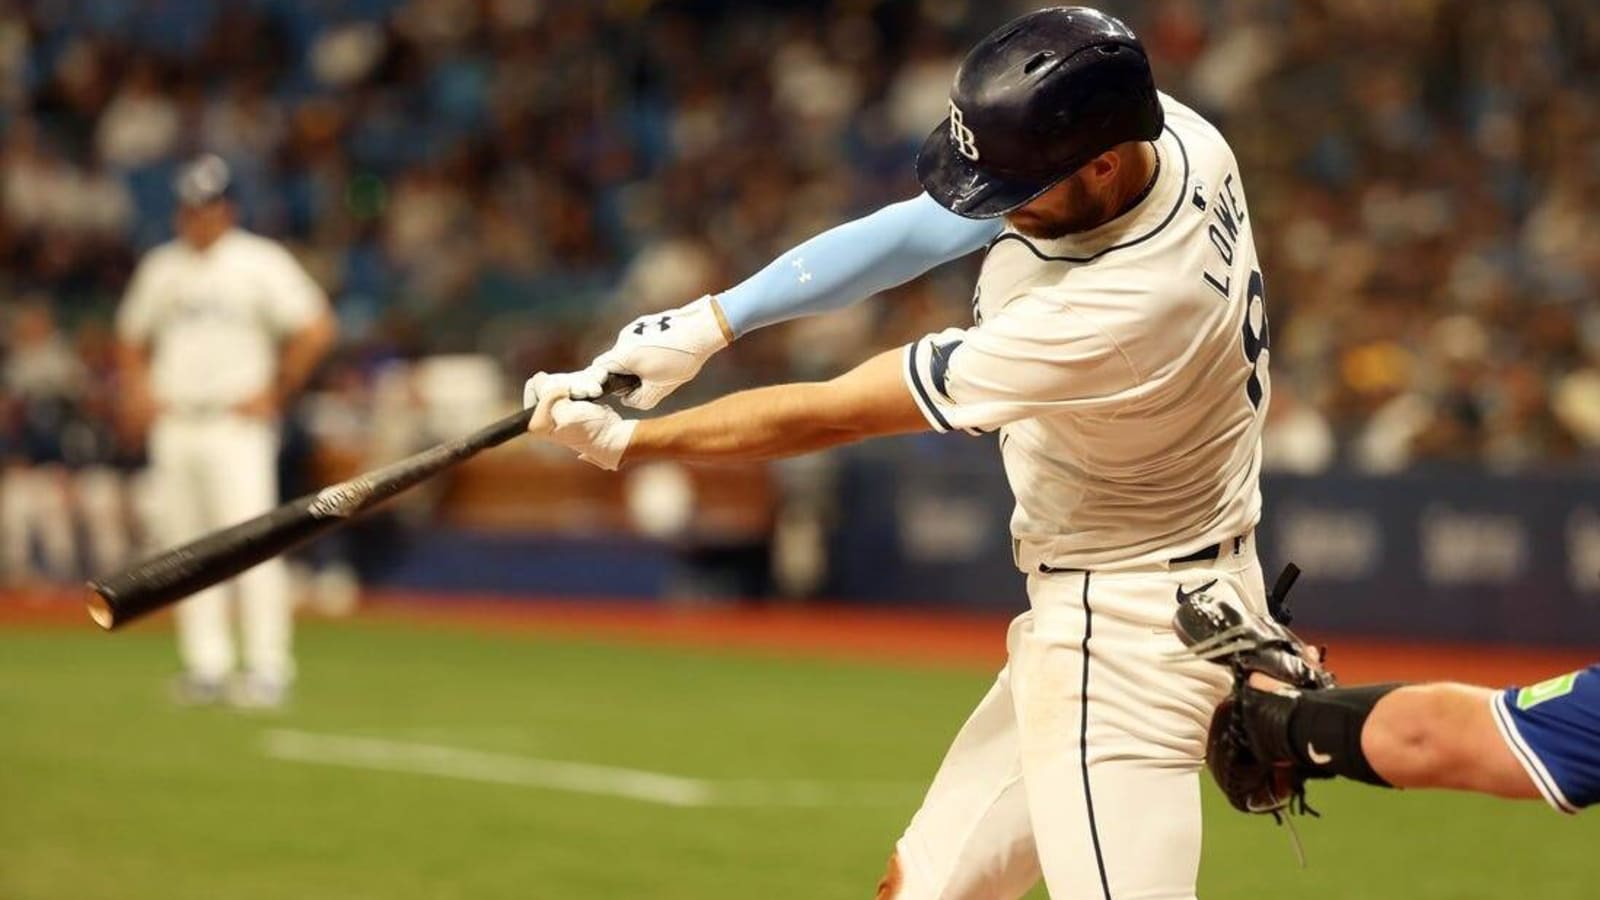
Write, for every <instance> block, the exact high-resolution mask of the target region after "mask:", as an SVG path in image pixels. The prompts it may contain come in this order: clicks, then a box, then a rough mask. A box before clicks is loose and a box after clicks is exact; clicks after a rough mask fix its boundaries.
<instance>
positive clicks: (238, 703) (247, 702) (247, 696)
mask: <svg viewBox="0 0 1600 900" xmlns="http://www.w3.org/2000/svg"><path fill="white" fill-rule="evenodd" d="M227 694H228V696H227V699H228V705H229V706H232V707H233V708H235V709H248V710H259V711H264V712H271V711H273V710H279V709H282V708H283V707H284V706H286V705H287V704H288V702H289V685H288V684H287V683H286V682H284V681H283V680H282V679H278V678H264V677H262V676H260V675H251V674H248V673H246V674H244V675H240V676H238V677H237V678H235V679H233V680H232V681H230V682H229V683H228V692H227Z"/></svg>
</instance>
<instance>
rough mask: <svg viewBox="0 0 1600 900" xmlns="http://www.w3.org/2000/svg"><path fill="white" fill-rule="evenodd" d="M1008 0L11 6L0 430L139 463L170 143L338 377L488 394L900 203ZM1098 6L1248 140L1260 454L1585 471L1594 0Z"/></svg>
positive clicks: (1015, 6)
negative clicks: (204, 156)
mask: <svg viewBox="0 0 1600 900" xmlns="http://www.w3.org/2000/svg"><path fill="white" fill-rule="evenodd" d="M1033 5H1035V4H1027V3H1020V2H1016V0H1005V2H987V3H979V2H976V0H838V2H820V0H817V2H779V3H763V4H739V3H734V2H718V0H696V2H688V0H685V2H669V0H662V2H650V0H612V2H606V3H601V2H595V0H570V2H569V0H237V2H229V3H217V2H212V0H20V2H19V0H0V134H3V138H0V210H3V216H0V310H3V313H0V316H3V321H0V327H3V328H4V329H5V330H6V333H7V334H8V339H7V341H6V344H5V348H6V349H5V352H6V357H5V360H4V379H3V382H0V423H3V427H0V452H3V453H4V455H5V457H6V458H7V460H8V461H9V462H10V463H11V465H10V468H13V469H15V468H18V466H17V465H16V464H18V463H35V464H36V463H45V464H51V465H57V464H59V465H60V466H63V467H64V468H65V469H66V470H72V471H77V470H85V469H88V470H97V469H100V468H104V467H111V468H116V467H119V466H121V467H124V468H131V467H134V466H136V465H137V452H138V448H137V447H134V446H128V445H127V442H126V441H122V440H120V439H119V436H118V432H117V429H116V428H115V427H114V426H113V417H112V416H111V415H110V412H111V411H112V409H113V407H114V400H115V396H116V385H115V378H114V371H113V369H112V367H111V365H110V353H109V348H110V339H109V334H108V329H109V325H108V323H109V321H110V316H111V314H112V311H113V310H114V308H115V305H116V302H117V300H118V298H119V297H120V295H121V292H122V290H123V288H124V287H125V284H126V280H127V278H128V275H129V273H130V271H131V268H132V266H133V264H134V262H135V261H136V260H137V258H138V256H139V255H140V254H141V253H142V252H143V251H145V250H146V249H148V248H149V247H151V246H152V245H154V244H155V243H158V242H159V241H162V240H164V239H166V238H167V237H168V236H169V235H170V219H171V214H172V210H173V198H172V195H171V190H170V182H171V177H172V173H173V170H174V167H175V166H176V164H177V163H178V162H180V161H181V160H183V159H186V158H187V157H189V156H191V155H193V154H194V153H196V152H199V151H203V150H204V151H213V152H216V153H219V154H221V155H222V156H224V157H225V158H226V159H227V160H228V161H229V163H230V164H231V165H232V167H233V170H234V172H235V173H236V176H237V180H238V197H239V201H240V205H241V208H242V211H243V215H244V220H245V222H246V224H247V225H248V226H249V227H250V228H252V229H254V230H257V231H260V232H262V233H265V234H269V235H272V236H274V237H277V238H279V239H281V240H284V241H286V242H287V243H288V244H289V245H290V247H291V248H292V249H293V250H294V252H295V253H296V254H297V256H299V257H300V258H301V259H302V261H303V262H305V263H306V265H307V266H308V268H309V269H310V270H311V271H312V272H313V274H314V275H315V276H316V277H317V278H318V279H319V280H320V281H321V282H322V283H323V284H324V286H326V287H327V288H328V290H329V292H330V295H331V296H332V297H333V298H334V300H335V302H336V304H337V311H338V314H339V317H340V319H341V323H342V325H343V332H344V339H345V340H344V345H343V347H342V348H341V350H340V352H339V353H338V355H337V359H336V362H335V363H334V364H333V365H332V366H331V367H330V368H329V371H327V372H326V373H324V376H323V379H322V381H321V386H322V390H323V391H324V392H325V393H328V394H332V395H336V396H342V397H344V398H345V399H346V401H347V405H348V406H349V407H351V408H359V407H360V406H362V404H363V402H364V398H365V397H366V396H367V394H368V393H369V392H370V391H371V390H372V389H373V388H372V386H373V384H374V383H375V382H376V381H378V380H379V377H378V374H377V373H379V372H380V371H381V370H383V368H384V367H385V366H386V365H387V364H389V363H390V362H392V361H394V360H409V359H416V358H419V357H423V356H427V355H430V354H441V353H451V354H459V353H474V354H481V355H484V356H487V357H489V358H491V359H494V360H498V361H499V363H500V365H501V366H502V367H503V371H504V372H505V374H506V378H507V381H508V384H509V383H512V382H514V381H516V380H519V379H520V378H521V377H522V376H523V375H524V374H525V373H527V372H529V371H531V370H533V369H536V368H546V369H557V368H565V367H569V366H573V365H577V364H580V363H582V362H584V361H586V359H587V357H588V355H589V354H591V353H593V352H594V351H596V350H598V349H600V348H601V347H602V346H603V345H604V344H605V343H606V341H607V337H606V336H607V335H608V334H609V333H612V332H613V330H614V329H615V328H616V327H617V326H618V325H619V324H620V323H621V322H622V321H624V320H626V319H627V318H629V317H631V315H633V314H635V313H637V312H640V311H645V310H652V309H658V308H664V307H668V306H673V305H677V304H680V303H682V302H685V301H687V300H689V299H692V298H693V297H695V296H697V295H699V294H701V293H704V292H707V291H712V290H715V289H717V288H718V287H721V286H725V285H728V284H731V283H733V282H734V281H736V280H738V279H740V278H742V277H744V276H746V275H748V274H750V273H752V272H753V271H755V270H756V269H757V268H759V267H760V266H761V265H762V264H764V263H765V262H766V261H767V260H768V259H770V258H771V257H772V256H773V255H774V254H775V253H777V252H778V251H780V250H782V249H783V248H785V247H786V246H789V245H791V244H793V243H795V242H798V241H799V240H801V239H803V238H805V237H807V236H809V235H811V234H813V233H815V232H817V231H819V230H821V229H823V228H826V227H827V226H829V225H831V224H834V223H837V222H840V221H843V220H844V219H846V218H849V217H851V216H854V215H857V214H860V213H864V212H867V211H870V210H871V209H873V208H875V207H877V206H879V205H881V204H883V203H885V202H889V201H892V200H896V199H900V198H903V197H906V196H909V195H910V194H911V193H913V192H914V191H915V190H916V187H915V182H914V179H913V177H912V171H911V160H912V158H913V156H914V153H915V150H916V148H917V147H918V146H919V145H920V143H921V141H922V139H923V137H924V136H925V135H926V133H927V132H928V130H929V129H930V128H931V127H932V126H933V125H934V124H936V123H937V122H938V121H939V119H940V118H941V117H942V116H943V114H944V108H945V98H946V96H947V93H948V88H949V82H950V78H951V76H952V74H953V72H954V69H955V66H956V65H957V63H958V62H959V60H960V57H961V54H962V52H963V49H964V48H965V47H966V46H967V45H968V44H970V43H971V42H972V41H973V40H975V39H976V38H977V37H978V36H980V35H981V34H983V33H985V32H986V31H987V30H989V29H991V28H993V27H994V26H996V25H998V24H999V23H1000V22H1002V21H1004V20H1006V19H1008V18H1010V17H1011V16H1013V15H1015V14H1017V13H1019V12H1021V11H1023V10H1025V9H1026V8H1029V7H1031V6H1033ZM1102 5H1103V7H1104V8H1106V9H1107V10H1108V11H1110V12H1112V13H1114V14H1117V15H1119V16H1122V17H1124V18H1125V19H1126V20H1127V21H1128V22H1129V23H1130V24H1132V25H1133V26H1134V28H1135V30H1136V31H1138V32H1139V33H1140V35H1141V36H1142V38H1143V39H1144V41H1145V43H1146V46H1147V47H1148V49H1149V50H1150V52H1151V54H1152V57H1153V59H1154V61H1155V64H1156V69H1157V77H1158V79H1159V81H1160V82H1161V84H1162V86H1163V88H1164V89H1165V90H1167V91H1168V92H1170V93H1172V94H1174V95H1175V96H1177V97H1178V98H1179V99H1181V100H1183V101H1185V102H1187V103H1190V104H1191V105H1193V106H1195V107H1197V108H1198V109H1200V110H1201V111H1202V112H1204V113H1205V114H1207V115H1209V116H1211V117H1212V118H1213V119H1214V120H1215V121H1216V122H1217V123H1218V124H1219V125H1220V126H1221V127H1222V129H1223V130H1224V132H1225V133H1226V134H1227V136H1228V137H1229V139H1230V140H1231V142H1232V144H1233V146H1234V148H1235V150H1236V151H1237V153H1238V156H1239V160H1240V165H1241V168H1242V171H1243V173H1244V177H1245V183H1246V185H1247V187H1248V190H1249V197H1248V199H1249V203H1250V210H1251V214H1252V216H1253V217H1254V219H1253V221H1254V228H1255V237H1256V243H1257V246H1258V249H1259V251H1260V253H1261V255H1262V257H1263V264H1264V269H1265V271H1266V273H1267V285H1268V291H1267V293H1268V308H1269V310H1270V315H1271V317H1272V319H1271V321H1272V331H1271V335H1272V344H1271V346H1272V372H1273V375H1274V386H1275V388H1274V389H1275V398H1274V403H1273V405H1272V411H1271V418H1270V423H1269V441H1268V454H1269V462H1270V464H1271V465H1272V466H1273V467H1274V468H1279V469H1287V470H1292V471H1302V472H1315V471H1319V470H1322V469H1325V468H1328V467H1330V466H1336V465H1345V466H1353V467H1357V468H1360V469H1364V470H1368V471H1375V472H1387V471H1395V470H1398V469H1402V468H1405V467H1406V466H1409V465H1412V464H1414V463H1417V462H1432V461H1457V462H1469V463H1474V464H1481V465H1486V466H1489V467H1492V468H1495V469H1505V470H1519V469H1529V468H1536V467H1539V466H1544V465H1548V464H1553V463H1568V462H1571V461H1577V462H1579V463H1587V464H1591V465H1592V464H1593V463H1594V461H1595V460H1596V459H1597V458H1600V453H1597V450H1600V302H1597V300H1596V291H1597V289H1600V233H1597V232H1596V230H1595V229H1594V227H1593V224H1592V223H1593V221H1594V219H1595V217H1596V215H1597V214H1600V112H1597V110H1596V104H1595V103H1594V99H1595V97H1596V96H1600V84H1597V81H1600V11H1597V10H1595V9H1594V7H1593V5H1592V3H1591V2H1590V0H1509V2H1503V3H1493V4H1491V3H1482V2H1474V0H1338V2H1334V0H1127V2H1114V0H1107V2H1105V3H1103V4H1102ZM975 263H976V261H975V260H969V261H967V262H965V263H962V264H958V265H956V266H952V267H950V271H945V272H942V273H939V274H938V275H936V276H935V277H932V278H929V279H924V280H922V281H920V282H918V283H916V284H914V285H911V286H908V287H906V288H902V289H899V290H897V291H894V292H892V293H893V296H892V297H890V298H889V299H888V300H887V302H878V303H873V304H866V305H863V306H861V307H858V308H856V309H855V310H853V311H851V312H847V313H843V314H839V315H836V316H833V317H830V318H827V319H823V320H818V321H814V322H807V323H800V324H797V325H794V326H790V327H787V328H782V329H769V330H768V331H767V332H763V333H758V334H757V335H754V336H752V337H750V338H748V339H746V340H743V341H741V342H740V343H739V344H738V345H736V346H735V348H734V349H733V350H732V351H730V352H729V353H728V354H726V356H727V359H725V360H721V361H719V362H718V363H717V364H714V365H713V366H711V367H710V368H709V369H708V370H707V376H706V378H705V379H704V381H703V383H701V384H699V385H698V386H697V389H698V390H699V392H700V395H701V396H704V394H705V393H709V392H714V391H721V390H725V389H727V388H729V387H732V386H737V385H740V384H745V383H750V382H754V381H771V380H774V379H779V378H785V377H811V376H816V375H822V374H827V373H830V372H834V371H837V370H839V369H840V368H842V367H844V366H846V365H848V364H849V363H851V362H853V361H855V360H859V359H861V358H863V357H864V356H866V355H867V354H868V353H869V352H870V351H871V350H873V349H875V348H877V347H881V346H885V345H888V344H891V343H894V342H896V341H900V340H903V339H905V338H907V337H910V336H912V335H914V334H917V333H920V332H922V331H926V330H930V329H933V328H938V327H943V326H945V325H947V324H948V323H950V322H952V321H960V320H962V319H964V318H965V316H966V315H967V307H968V300H967V298H968V296H969V294H970V284H971V282H970V276H971V274H972V272H973V270H974V268H975ZM63 423H67V424H69V425H70V426H71V427H67V425H64V424H63Z"/></svg>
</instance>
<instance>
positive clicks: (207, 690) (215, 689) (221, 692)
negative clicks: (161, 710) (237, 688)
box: [169, 672, 228, 706]
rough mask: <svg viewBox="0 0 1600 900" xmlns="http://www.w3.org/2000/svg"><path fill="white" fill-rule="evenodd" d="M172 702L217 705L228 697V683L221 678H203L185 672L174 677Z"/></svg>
mask: <svg viewBox="0 0 1600 900" xmlns="http://www.w3.org/2000/svg"><path fill="white" fill-rule="evenodd" d="M169 693H170V694H171V695H172V702H173V703H176V704H178V705H179V706H215V705H216V704H218V703H221V702H222V701H223V700H224V699H226V697H227V694H228V689H227V685H226V684H225V683H224V682H223V680H222V679H220V678H202V677H201V676H199V675H196V674H194V673H193V672H185V673H183V674H182V675H179V676H178V677H176V678H174V679H172V686H171V687H170V689H169Z"/></svg>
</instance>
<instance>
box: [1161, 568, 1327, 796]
mask: <svg viewBox="0 0 1600 900" xmlns="http://www.w3.org/2000/svg"><path fill="white" fill-rule="evenodd" d="M1299 573H1300V570H1299V569H1298V568H1296V567H1295V566H1293V565H1290V566H1289V567H1287V568H1286V569H1285V570H1284V573H1283V575H1282V576H1281V577H1279V579H1278V583H1277V585H1276V586H1275V587H1274V588H1273V591H1272V596H1271V598H1270V599H1269V602H1268V609H1269V611H1270V612H1271V614H1272V616H1273V618H1266V617H1263V616H1260V615H1257V614H1255V613H1253V612H1251V611H1249V610H1247V609H1244V608H1242V607H1240V606H1239V605H1237V604H1235V603H1232V602H1229V601H1227V600H1222V599H1219V598H1216V597H1213V596H1211V595H1209V594H1207V593H1206V592H1205V591H1204V590H1201V591H1196V592H1195V593H1193V594H1191V595H1188V596H1186V597H1185V599H1184V600H1183V602H1182V603H1181V604H1180V605H1179V607H1178V611H1177V613H1176V614H1175V615H1174V617H1173V627H1174V628H1175V629H1176V631H1177V633H1178V638H1179V640H1181V641H1183V643H1184V646H1185V647H1186V648H1187V653H1189V654H1192V655H1194V656H1198V657H1200V658H1201V659H1205V660H1209V661H1211V662H1215V663H1217V664H1218V665H1222V666H1227V667H1228V668H1229V669H1231V670H1232V671H1233V691H1232V693H1231V694H1230V696H1229V697H1228V699H1226V700H1224V701H1223V702H1222V704H1221V705H1220V706H1218V707H1217V711H1216V713H1215V714H1213V716H1212V718H1211V731H1210V734H1209V735H1208V736H1207V739H1206V767H1207V768H1208V769H1210V771H1211V777H1212V778H1214V779H1216V782H1217V785H1218V786H1219V787H1221V788H1222V792H1223V794H1225V795H1226V796H1227V798H1228V802H1229V803H1231V804H1233V807H1234V808H1235V809H1238V810H1240V811H1242V812H1247V813H1258V814H1266V815H1271V816H1273V817H1274V818H1275V819H1278V820H1279V821H1282V820H1283V819H1282V817H1283V815H1284V813H1286V812H1288V813H1311V814H1313V815H1315V811H1313V810H1312V809H1311V808H1310V807H1308V806H1307V805H1306V802H1305V783H1306V779H1307V778H1308V777H1318V776H1316V775H1314V774H1311V773H1308V772H1307V771H1305V770H1304V769H1303V768H1302V767H1301V766H1300V765H1299V764H1298V763H1297V762H1296V760H1295V757H1294V752H1293V750H1292V749H1291V748H1290V747H1289V744H1288V736H1287V732H1288V728H1287V724H1288V717H1289V714H1290V712H1291V711H1292V710H1293V708H1294V703H1295V699H1294V698H1295V696H1296V693H1297V691H1298V690H1300V689H1306V690H1312V689H1317V688H1328V687H1333V686H1334V684H1335V682H1334V679H1333V676H1332V675H1331V674H1329V673H1328V671H1327V670H1326V669H1324V668H1323V667H1322V653H1321V651H1319V650H1316V649H1314V648H1312V647H1311V646H1310V645H1308V644H1306V643H1305V642H1304V641H1302V640H1301V639H1300V638H1299V637H1298V636H1297V635H1296V634H1295V633H1294V632H1292V631H1290V630H1289V629H1288V627H1287V620H1288V619H1289V613H1288V606H1287V603H1286V601H1285V597H1286V595H1287V594H1288V591H1289V588H1290V587H1291V586H1293V584H1294V581H1295V578H1297V577H1298V576H1299ZM1256 672H1259V673H1261V674H1263V675H1266V676H1268V677H1269V678H1272V679H1274V680H1276V681H1278V682H1280V683H1282V684H1283V685H1284V688H1283V689H1282V690H1281V692H1279V691H1275V690H1262V689H1258V688H1255V687H1252V686H1250V684H1249V678H1250V675H1251V674H1252V673H1256Z"/></svg>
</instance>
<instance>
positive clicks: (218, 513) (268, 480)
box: [117, 228, 328, 685]
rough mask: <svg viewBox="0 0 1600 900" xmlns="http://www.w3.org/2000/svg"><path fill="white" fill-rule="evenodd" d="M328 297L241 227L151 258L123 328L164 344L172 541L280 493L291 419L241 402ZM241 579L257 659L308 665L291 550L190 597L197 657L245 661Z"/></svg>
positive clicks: (141, 341) (201, 664)
mask: <svg viewBox="0 0 1600 900" xmlns="http://www.w3.org/2000/svg"><path fill="white" fill-rule="evenodd" d="M327 309H328V301H327V298H326V295H325V294H324V293H323V291H322V289H321V288H320V287H318V286H317V284H316V282H314V281H313V280H312V279H311V277H310V275H308V274H307V273H306V271H305V270H304V269H303V268H302V267H301V266H300V264H299V263H298V262H296V261H295V259H294V257H293V256H291V255H290V254H289V252H288V251H287V250H286V249H284V248H283V247H282V246H281V245H279V244H277V243H275V242H273V241H271V240H268V239H267V238H263V237H260V236H258V235H254V234H250V233H248V232H245V231H243V230H240V229H237V228H235V229H232V230H230V231H228V232H227V233H225V234H223V235H222V236H221V237H220V238H218V239H217V241H216V242H215V243H214V244H212V245H211V246H210V247H208V248H207V249H206V250H204V251H196V250H194V249H193V248H192V247H190V246H189V245H187V244H185V243H184V242H182V241H172V242H170V243H167V244H164V245H162V246H160V247H157V248H156V249H154V250H152V251H150V253H149V254H148V255H147V256H146V257H145V258H144V259H143V260H142V261H141V262H140V265H139V268H138V270H137V271H136V272H135V273H134V278H133V282H132V284H131V285H130V286H129V288H128V293H127V296H126V297H125V298H124V299H123V303H122V307H121V309H120V310H119V311H118V317H117V331H118V335H119V337H120V338H121V339H122V340H124V341H126V342H128V343H130V344H136V345H143V346H146V347H148V348H149V351H150V389H151V393H152V395H153V399H154V400H155V402H156V404H157V405H158V407H159V410H160V412H159V413H158V416H157V418H156V420H155V422H154V424H153V425H152V427H151V431H150V438H149V442H150V464H151V467H152V472H153V475H154V477H155V479H156V485H157V488H156V489H157V490H158V491H159V493H158V497H159V501H158V503H157V504H156V505H157V508H158V510H159V513H160V520H159V521H158V522H156V523H154V524H155V527H156V530H157V533H158V535H159V536H160V538H161V540H162V542H163V543H164V544H169V545H170V544H174V543H179V542H182V541H186V540H190V539H192V538H194V537H197V536H198V535H200V534H202V533H204V532H207V531H210V530H212V529H215V528H220V527H223V526H226V525H230V524H233V523H234V522H237V521H240V520H242V519H245V518H248V517H250V516H253V515H256V514H258V513H261V512H263V511H265V510H267V509H268V508H270V507H272V506H274V505H276V504H277V502H278V479H277V455H278V426H277V423H276V422H270V421H265V420H263V419H260V418H255V417H251V416H246V415H243V414H240V413H238V412H235V411H234V407H235V406H236V405H237V404H239V403H241V402H243V401H245V400H247V399H249V398H251V397H253V396H255V395H257V394H259V393H260V392H262V391H263V390H265V389H267V388H269V387H270V386H272V385H273V384H274V381H275V379H276V378H277V367H278V358H279V357H278V345H279V342H280V341H281V340H283V339H284V338H286V337H287V336H289V335H291V334H294V333H295V332H297V331H299V330H301V329H302V328H305V327H306V326H308V325H310V324H311V323H312V322H314V321H316V320H317V319H318V318H319V317H321V316H323V315H325V314H326V311H327ZM234 587H236V588H237V591H238V594H239V599H240V601H241V603H240V616H239V618H240V625H241V630H242V632H243V637H244V641H243V649H244V662H245V666H246V668H247V670H248V671H249V673H250V674H251V675H252V676H254V677H258V678H261V679H264V680H266V681H269V682H272V683H276V684H280V685H281V684H286V683H287V682H288V681H289V680H290V679H291V678H292V677H293V674H294V673H293V662H292V659H291V656H290V639H291V627H290V626H291V608H290V599H291V598H290V594H289V578H288V571H287V569H286V568H285V565H284V562H283V560H281V559H273V560H270V561H268V562H265V563H262V564H261V565H259V566H257V567H256V568H254V569H251V570H250V571H249V572H246V573H245V574H244V575H242V576H240V577H239V578H238V579H237V580H236V581H235V582H234V583H233V584H231V585H225V586H223V587H219V588H215V589H212V590H209V591H205V592H203V593H200V594H197V595H195V596H194V597H192V598H190V599H189V600H186V601H184V602H183V603H182V604H181V605H180V606H179V607H178V609H177V623H178V639H179V640H178V643H179V652H180V654H181V656H182V658H183V663H184V666H185V667H186V669H187V671H188V673H189V674H190V675H191V676H193V677H196V678H199V679H202V680H206V681H216V680H220V679H223V678H225V677H226V676H227V675H229V674H230V673H231V672H232V671H233V669H234V665H235V653H234V645H233V640H232V636H231V634H230V623H229V609H228V603H227V594H228V591H229V590H230V589H231V588H234Z"/></svg>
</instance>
